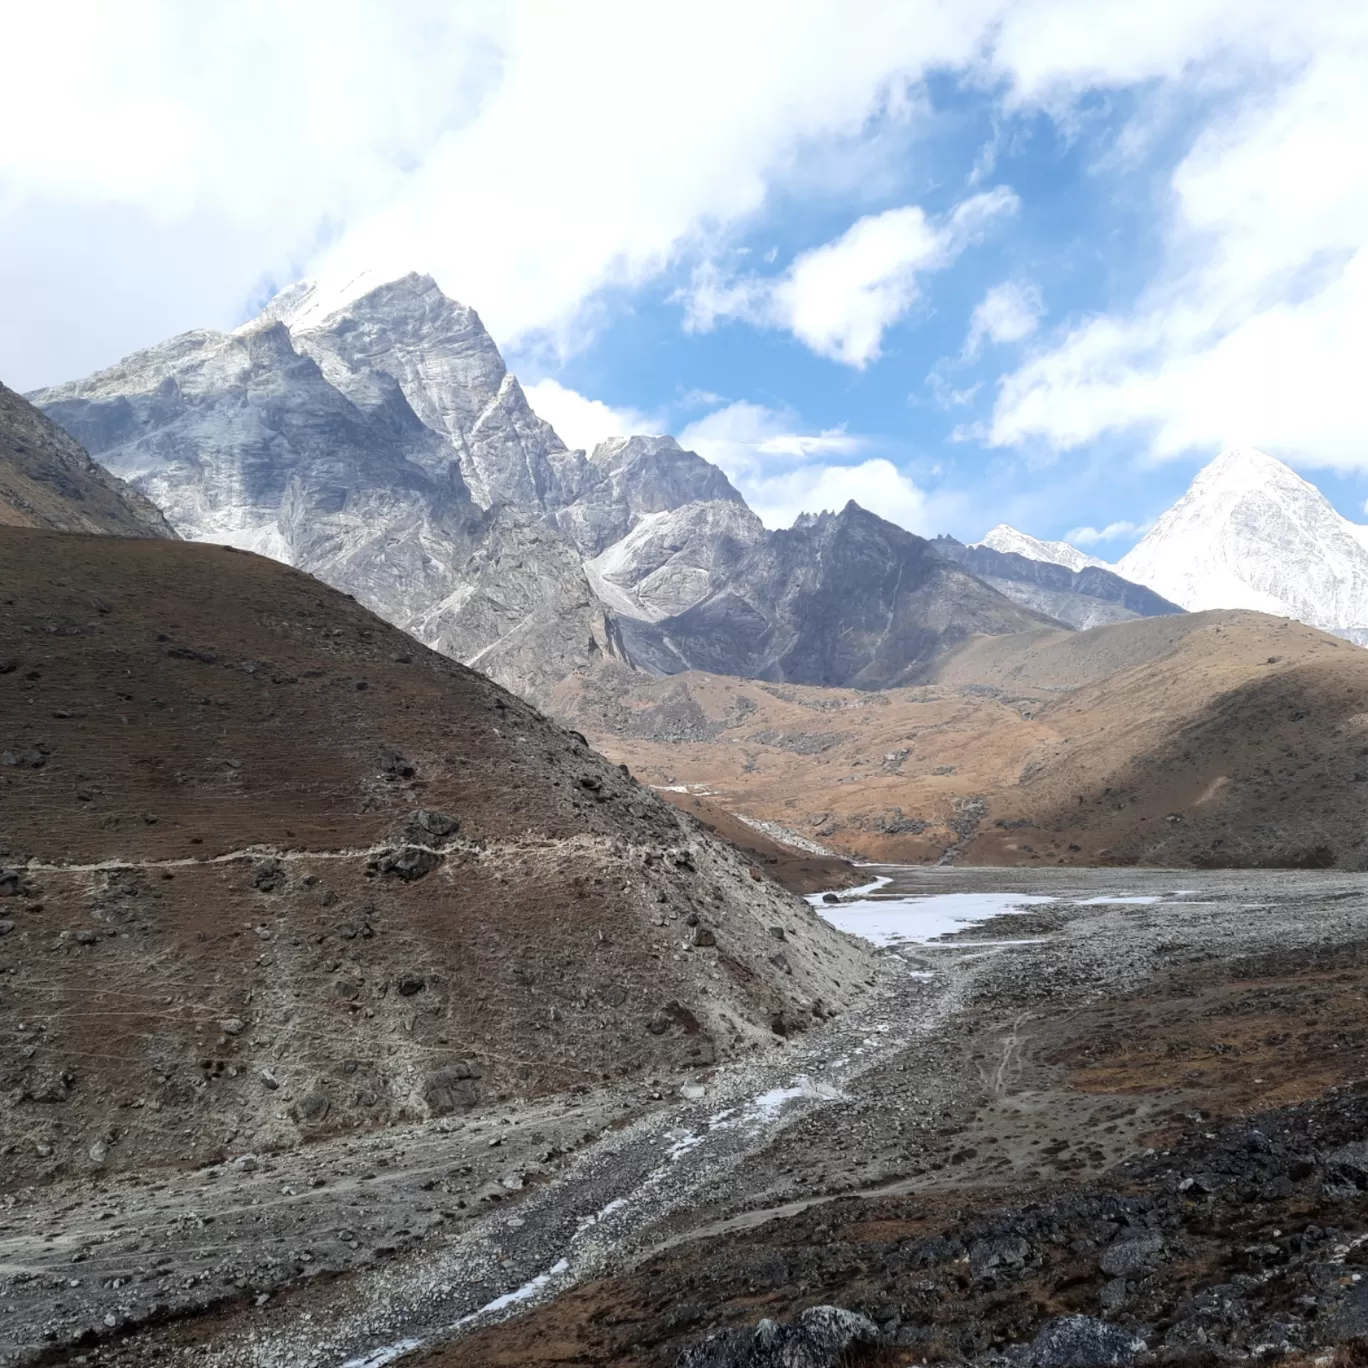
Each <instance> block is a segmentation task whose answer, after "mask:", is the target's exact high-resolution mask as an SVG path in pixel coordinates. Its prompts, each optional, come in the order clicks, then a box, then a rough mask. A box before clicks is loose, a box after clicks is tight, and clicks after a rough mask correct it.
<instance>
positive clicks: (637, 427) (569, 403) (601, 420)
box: [523, 380, 663, 451]
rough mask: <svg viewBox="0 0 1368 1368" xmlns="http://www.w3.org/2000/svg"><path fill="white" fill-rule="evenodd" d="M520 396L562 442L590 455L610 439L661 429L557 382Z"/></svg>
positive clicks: (654, 421) (656, 423)
mask: <svg viewBox="0 0 1368 1368" xmlns="http://www.w3.org/2000/svg"><path fill="white" fill-rule="evenodd" d="M523 393H524V394H525V395H526V396H527V402H528V403H529V404H531V405H532V411H533V412H534V413H535V414H537V416H538V417H540V418H544V419H546V421H547V422H548V423H550V424H551V426H552V427H553V428H555V429H556V433H557V435H558V436H559V437H560V439H561V441H562V442H564V443H565V445H566V446H568V447H572V448H573V447H581V448H582V449H583V450H585V451H592V450H593V449H594V448H595V447H596V446H597V445H598V444H599V443H600V442H602V441H606V440H607V439H608V438H609V437H627V436H630V435H631V434H633V433H648V432H656V431H658V430H659V429H660V428H661V427H662V426H663V425H662V424H661V423H660V422H659V420H658V419H654V418H652V417H651V416H650V415H649V414H646V413H642V412H641V411H640V410H639V409H634V408H612V407H610V406H609V405H608V404H605V403H604V402H603V401H602V400H601V399H588V398H586V397H585V396H584V395H582V394H580V393H578V392H577V391H575V390H572V389H567V388H566V387H565V386H564V385H562V384H560V383H559V382H558V381H556V380H538V381H537V382H536V383H535V384H532V385H524V386H523Z"/></svg>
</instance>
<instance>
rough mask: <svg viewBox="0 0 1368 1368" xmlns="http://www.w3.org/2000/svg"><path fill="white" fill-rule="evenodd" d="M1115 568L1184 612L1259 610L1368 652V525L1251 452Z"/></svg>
mask: <svg viewBox="0 0 1368 1368" xmlns="http://www.w3.org/2000/svg"><path fill="white" fill-rule="evenodd" d="M1116 568H1117V571H1118V573H1120V574H1122V575H1124V576H1125V577H1126V578H1127V579H1132V580H1136V581H1137V582H1139V583H1141V584H1146V585H1148V586H1149V587H1150V588H1152V589H1154V590H1156V591H1157V592H1158V593H1161V594H1164V595H1165V596H1166V597H1168V598H1171V599H1173V601H1174V602H1175V603H1181V604H1182V605H1183V606H1184V607H1185V608H1190V609H1194V610H1196V609H1203V608H1255V609H1258V610H1259V611H1260V612H1264V613H1274V614H1277V615H1279V616H1282V617H1290V618H1295V619H1297V620H1298V621H1301V622H1305V623H1307V624H1309V625H1310V626H1312V627H1320V628H1322V629H1323V630H1325V631H1329V632H1334V633H1335V635H1337V636H1342V637H1345V638H1347V639H1348V640H1350V641H1354V642H1357V643H1358V644H1359V645H1368V527H1364V526H1361V525H1360V524H1358V523H1353V522H1350V521H1349V520H1348V519H1347V518H1345V517H1343V516H1341V515H1340V513H1338V512H1337V511H1336V510H1335V508H1334V506H1333V505H1332V504H1331V503H1330V501H1329V500H1328V499H1327V498H1326V497H1325V495H1323V494H1322V493H1321V492H1320V490H1318V489H1317V488H1316V487H1315V485H1313V484H1310V483H1309V482H1308V481H1306V480H1304V479H1302V477H1301V476H1300V475H1298V474H1297V473H1296V472H1295V471H1293V470H1291V469H1289V468H1288V467H1287V466H1285V465H1284V464H1283V463H1282V462H1281V461H1279V460H1275V459H1274V458H1273V457H1272V456H1266V455H1265V454H1264V453H1263V452H1261V451H1255V450H1253V449H1252V448H1249V447H1242V448H1234V449H1232V450H1228V451H1224V452H1222V453H1221V454H1220V455H1219V456H1218V457H1217V458H1216V459H1215V460H1214V461H1212V462H1211V464H1210V465H1208V466H1206V467H1205V468H1204V469H1202V470H1201V471H1200V472H1198V475H1197V478H1196V479H1195V480H1193V482H1192V486H1191V488H1190V489H1189V490H1188V492H1187V493H1186V494H1184V495H1183V497H1182V498H1181V499H1179V501H1178V502H1177V503H1176V504H1174V506H1173V507H1172V508H1170V509H1169V510H1168V512H1167V513H1165V514H1164V515H1163V517H1161V518H1160V519H1159V521H1158V522H1157V523H1156V524H1155V526H1154V529H1153V531H1151V532H1150V534H1149V535H1148V536H1147V537H1146V538H1145V539H1144V540H1143V541H1142V542H1141V543H1140V544H1139V545H1138V546H1136V547H1135V548H1134V549H1133V550H1132V551H1130V552H1128V553H1127V554H1126V555H1125V556H1123V557H1122V558H1121V560H1120V561H1119V562H1118V564H1117V567H1116Z"/></svg>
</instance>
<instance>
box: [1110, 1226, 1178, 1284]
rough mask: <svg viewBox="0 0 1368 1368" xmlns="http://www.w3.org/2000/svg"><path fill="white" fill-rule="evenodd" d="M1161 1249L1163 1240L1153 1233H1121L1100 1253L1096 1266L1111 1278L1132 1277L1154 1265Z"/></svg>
mask: <svg viewBox="0 0 1368 1368" xmlns="http://www.w3.org/2000/svg"><path fill="white" fill-rule="evenodd" d="M1163 1249H1164V1241H1163V1239H1162V1238H1161V1237H1160V1236H1158V1235H1156V1234H1155V1233H1154V1232H1153V1231H1148V1230H1144V1231H1135V1232H1129V1231H1122V1232H1121V1234H1120V1236H1119V1237H1118V1238H1117V1239H1116V1240H1115V1241H1113V1242H1112V1243H1111V1244H1109V1245H1108V1246H1107V1247H1106V1249H1104V1250H1103V1251H1102V1257H1101V1258H1100V1259H1098V1261H1097V1266H1098V1267H1099V1268H1100V1269H1101V1270H1102V1271H1103V1272H1104V1273H1109V1274H1110V1275H1111V1276H1112V1277H1113V1278H1128V1277H1132V1276H1134V1275H1135V1274H1136V1273H1140V1272H1142V1271H1143V1270H1145V1269H1147V1268H1149V1267H1150V1266H1151V1265H1153V1264H1154V1263H1156V1262H1157V1261H1158V1259H1159V1256H1160V1254H1162V1253H1163Z"/></svg>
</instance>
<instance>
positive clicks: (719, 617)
mask: <svg viewBox="0 0 1368 1368" xmlns="http://www.w3.org/2000/svg"><path fill="white" fill-rule="evenodd" d="M1058 625H1059V624H1058V623H1056V622H1054V621H1053V620H1051V619H1048V618H1046V617H1044V616H1043V615H1041V614H1039V613H1035V612H1032V611H1031V610H1030V609H1028V608H1024V607H1022V606H1020V605H1019V604H1016V603H1013V602H1012V601H1011V600H1010V599H1008V598H1006V597H1005V596H1004V595H1002V594H1000V593H999V592H998V591H997V590H996V589H994V588H992V587H991V586H989V585H987V584H984V583H983V581H982V580H979V579H977V578H975V576H974V575H972V574H970V573H968V572H967V571H965V570H962V569H961V568H960V567H959V566H957V565H954V564H951V563H949V562H947V561H946V560H944V559H943V558H942V557H941V556H939V555H938V554H937V553H936V550H935V548H934V547H933V545H932V544H931V543H930V542H928V541H926V540H925V539H924V538H922V537H917V536H914V535H913V534H912V533H911V532H906V531H904V530H903V529H902V528H900V527H895V526H894V525H893V524H892V523H888V522H885V521H884V520H883V519H882V518H879V517H876V516H875V515H874V514H873V513H869V512H867V511H866V510H865V509H863V508H861V507H860V506H859V505H858V504H855V503H849V504H847V505H846V506H845V508H844V509H842V511H841V512H840V513H822V514H820V515H817V516H810V515H805V516H803V517H801V518H799V519H798V521H797V522H796V523H795V524H794V525H793V527H792V528H790V529H788V530H787V531H780V532H770V533H768V534H766V535H765V536H764V537H763V538H762V539H758V540H757V541H755V542H754V543H753V544H752V545H751V546H750V548H749V549H748V550H747V551H746V552H745V554H744V555H742V556H741V558H740V559H739V561H738V562H737V564H736V565H735V567H734V568H733V569H732V570H731V572H730V574H729V575H728V577H727V580H726V582H725V583H724V584H723V585H722V586H721V587H720V588H718V589H717V590H716V591H715V592H714V593H712V594H711V595H710V596H709V597H707V598H705V599H703V600H701V601H700V602H697V603H695V604H694V605H693V606H692V607H690V608H688V609H686V610H685V611H684V612H682V613H679V614H676V615H675V616H673V617H668V618H663V619H660V620H658V621H655V622H645V621H641V620H637V619H625V618H624V619H623V620H622V621H621V623H620V629H621V633H622V640H623V646H624V651H625V653H626V655H627V657H628V658H629V659H630V660H633V661H636V662H640V663H642V664H644V665H645V666H646V667H647V668H649V669H650V670H652V671H653V672H655V673H658V674H678V673H680V672H682V671H684V670H707V671H710V672H712V673H714V674H735V675H744V676H746V677H747V678H750V679H769V680H781V681H785V682H788V683H795V684H840V685H851V686H854V687H857V688H888V687H891V686H894V685H898V684H906V683H909V682H912V681H914V680H916V679H917V678H919V677H920V674H921V672H922V671H923V670H924V668H925V666H926V665H927V663H928V662H929V661H931V660H932V659H934V658H935V657H936V656H937V655H939V654H940V653H941V652H942V651H944V650H945V649H947V648H948V647H950V646H954V645H957V644H958V643H959V642H961V641H964V640H966V639H967V638H968V637H970V636H973V635H976V634H979V633H983V634H987V635H992V636H997V635H1001V634H1003V633H1008V632H1019V631H1026V630H1029V629H1030V628H1034V627H1041V626H1051V627H1057V626H1058Z"/></svg>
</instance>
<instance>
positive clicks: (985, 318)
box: [963, 280, 1044, 361]
mask: <svg viewBox="0 0 1368 1368" xmlns="http://www.w3.org/2000/svg"><path fill="white" fill-rule="evenodd" d="M1043 312H1044V306H1043V305H1042V304H1041V301H1040V291H1039V290H1037V289H1036V288H1035V286H1034V285H1029V284H1021V283H1018V282H1016V281H1011V280H1008V281H1004V282H1003V283H1002V284H1001V285H994V286H993V288H992V289H991V290H989V291H988V293H987V294H986V295H984V296H983V299H982V300H981V301H980V302H979V305H978V307H977V308H976V309H975V310H974V313H973V317H972V318H971V319H970V320H969V336H968V337H967V338H966V339H965V343H964V352H963V359H965V360H967V361H972V360H973V359H974V358H975V357H977V356H978V355H979V354H980V353H981V352H982V350H983V344H984V342H985V341H987V342H993V343H997V344H1001V343H1003V342H1020V341H1021V340H1022V338H1024V337H1029V336H1030V335H1031V334H1032V333H1033V332H1035V330H1036V327H1037V326H1038V325H1039V322H1040V316H1041V314H1042V313H1043Z"/></svg>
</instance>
